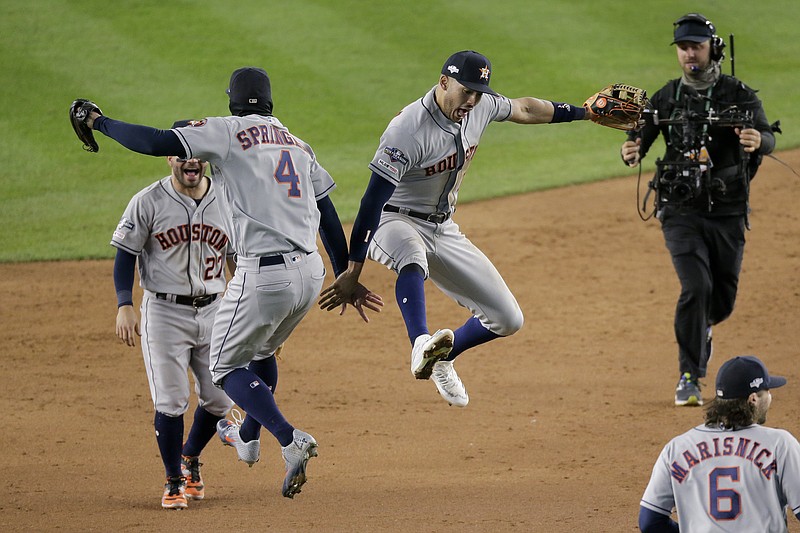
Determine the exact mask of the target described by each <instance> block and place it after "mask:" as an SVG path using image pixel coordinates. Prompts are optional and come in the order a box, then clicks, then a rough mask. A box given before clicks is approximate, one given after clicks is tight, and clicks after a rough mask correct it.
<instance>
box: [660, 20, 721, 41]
mask: <svg viewBox="0 0 800 533" xmlns="http://www.w3.org/2000/svg"><path fill="white" fill-rule="evenodd" d="M713 36H714V25H713V24H711V21H710V20H708V19H707V18H705V17H704V16H703V15H700V14H699V13H689V14H688V15H684V16H683V17H681V18H679V19H678V20H676V21H675V32H674V34H673V39H672V43H670V44H675V43H679V42H681V41H691V42H693V43H703V42H706V41H707V40H709V39H711V38H712V37H713Z"/></svg>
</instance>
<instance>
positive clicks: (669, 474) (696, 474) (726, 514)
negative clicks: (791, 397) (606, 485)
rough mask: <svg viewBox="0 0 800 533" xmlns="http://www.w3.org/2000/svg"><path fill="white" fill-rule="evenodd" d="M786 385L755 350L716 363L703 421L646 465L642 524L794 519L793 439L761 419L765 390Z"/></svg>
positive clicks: (799, 489) (768, 525)
mask: <svg viewBox="0 0 800 533" xmlns="http://www.w3.org/2000/svg"><path fill="white" fill-rule="evenodd" d="M785 384H786V379H785V378H781V377H777V376H770V375H769V373H768V372H767V369H766V367H765V366H764V364H763V363H762V362H761V361H760V360H759V359H758V358H756V357H754V356H740V357H734V358H733V359H730V360H728V361H726V362H725V363H724V364H723V365H722V366H721V367H720V369H719V372H718V373H717V392H716V398H714V400H713V401H712V402H711V404H710V405H709V406H708V407H707V408H706V413H705V424H703V425H700V426H697V427H695V428H693V429H691V430H689V431H687V432H686V433H684V434H683V435H680V436H678V437H675V438H674V439H672V440H671V441H670V442H669V443H668V444H667V445H666V446H665V447H664V449H663V450H662V451H661V455H660V456H659V458H658V460H657V461H656V464H655V466H654V467H653V474H652V476H651V478H650V483H648V485H647V489H645V492H644V496H642V501H641V507H640V508H639V528H640V529H641V530H642V531H644V532H661V531H731V532H734V531H737V532H738V531H759V532H764V533H777V532H781V533H783V532H786V531H788V529H787V523H786V522H787V510H788V512H790V513H791V514H794V515H795V516H796V517H797V518H798V520H800V444H798V442H797V439H795V438H794V437H793V436H792V435H791V433H789V432H788V431H785V430H782V429H773V428H767V427H764V426H762V425H761V424H764V422H766V420H767V411H768V410H769V408H770V405H771V403H772V394H771V393H770V389H774V388H776V387H781V386H783V385H785ZM673 508H674V509H676V510H677V513H678V523H676V522H674V521H673V520H672V519H671V518H670V514H671V512H672V510H673Z"/></svg>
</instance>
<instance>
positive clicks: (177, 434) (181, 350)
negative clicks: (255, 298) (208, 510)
mask: <svg viewBox="0 0 800 533" xmlns="http://www.w3.org/2000/svg"><path fill="white" fill-rule="evenodd" d="M187 124H188V121H179V122H176V123H175V124H174V127H178V126H182V125H183V126H185V125H187ZM167 163H168V164H169V166H170V169H171V173H170V175H169V176H167V177H165V178H163V179H161V180H159V181H157V182H155V183H153V184H152V185H149V186H148V187H146V188H144V189H143V190H141V191H140V192H139V193H137V194H136V195H135V196H134V197H133V198H132V199H131V201H130V202H129V203H128V207H127V208H126V209H125V213H124V214H123V215H122V219H121V220H120V222H119V224H118V225H117V229H116V230H115V231H114V236H113V238H112V239H111V245H112V246H115V247H116V248H117V255H116V259H115V260H114V285H115V288H116V291H117V305H118V310H117V321H116V333H117V336H118V337H119V338H120V339H121V340H122V341H124V342H125V343H126V344H127V345H128V346H136V336H137V335H139V334H140V331H141V336H142V355H143V356H144V363H145V365H144V366H145V370H146V371H147V381H148V383H149V385H150V395H151V397H152V399H153V406H154V408H155V422H154V425H155V430H156V441H157V442H158V448H159V450H160V452H161V460H162V461H163V463H164V469H165V470H166V475H167V482H166V485H165V488H164V494H163V496H162V499H161V506H162V507H164V508H167V509H183V508H186V507H187V498H188V499H195V500H202V499H203V497H204V486H203V480H202V477H201V475H200V452H201V451H202V450H203V448H204V447H205V445H206V444H207V443H208V441H209V440H210V439H211V438H212V437H213V436H214V434H215V432H216V425H217V422H218V421H220V420H222V419H223V418H224V417H225V415H226V414H227V413H228V411H229V410H230V408H231V407H232V406H233V402H232V401H231V400H230V398H228V396H227V395H226V394H225V393H224V392H223V391H222V390H220V389H218V388H217V387H215V386H214V385H213V384H212V383H211V373H210V372H209V369H208V365H209V350H210V340H211V325H212V322H213V318H214V314H215V313H216V311H217V308H218V307H219V304H220V301H221V296H222V293H223V291H224V290H225V283H226V278H225V273H224V272H225V262H226V258H227V259H230V258H231V257H232V253H233V251H232V250H231V247H230V243H229V240H228V234H227V232H226V231H225V230H224V228H223V224H222V217H221V215H220V213H219V209H218V208H217V205H218V201H217V191H216V189H215V187H214V185H213V183H212V182H211V181H210V180H209V179H208V177H206V175H205V171H206V168H207V166H208V164H207V163H206V162H205V161H203V160H201V159H197V158H193V159H185V158H178V157H175V156H170V157H167ZM137 258H138V261H137ZM137 264H138V267H139V280H140V283H141V285H142V288H143V289H144V297H143V298H142V303H141V307H140V312H141V317H142V320H141V330H140V327H139V320H138V318H137V316H136V311H134V309H133V298H132V289H133V279H134V269H135V266H136V265H137ZM229 266H230V265H229ZM187 369H191V372H192V375H193V376H194V383H195V392H196V394H197V396H198V406H197V409H196V410H195V412H194V422H193V424H192V428H191V431H190V432H189V436H188V438H187V439H186V442H185V443H183V444H182V441H183V434H184V421H183V415H184V413H185V412H186V410H187V408H188V406H189V378H188V375H187Z"/></svg>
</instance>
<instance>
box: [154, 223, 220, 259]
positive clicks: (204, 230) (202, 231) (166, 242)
mask: <svg viewBox="0 0 800 533" xmlns="http://www.w3.org/2000/svg"><path fill="white" fill-rule="evenodd" d="M153 238H154V239H155V240H157V241H158V243H159V244H160V245H161V249H162V250H169V249H170V248H172V247H173V246H176V245H178V244H181V243H184V242H190V241H194V242H198V241H199V242H205V243H208V245H209V246H211V247H212V248H214V249H215V250H217V251H219V252H222V251H223V250H225V246H226V245H227V244H228V236H227V235H225V233H223V231H222V230H221V229H219V228H215V227H214V226H210V225H208V224H192V225H191V228H190V227H189V224H181V225H180V226H176V227H174V228H170V229H168V230H166V231H162V232H160V233H156V234H155V235H153Z"/></svg>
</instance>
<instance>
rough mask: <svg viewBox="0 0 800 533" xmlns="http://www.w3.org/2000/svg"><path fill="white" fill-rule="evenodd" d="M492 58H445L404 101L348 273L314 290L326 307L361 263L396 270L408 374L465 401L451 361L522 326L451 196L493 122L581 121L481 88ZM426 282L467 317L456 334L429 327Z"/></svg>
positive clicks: (576, 111) (378, 163) (569, 110)
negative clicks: (458, 218)
mask: <svg viewBox="0 0 800 533" xmlns="http://www.w3.org/2000/svg"><path fill="white" fill-rule="evenodd" d="M491 68H492V67H491V63H490V62H489V60H488V59H487V58H486V57H484V56H483V55H481V54H479V53H477V52H474V51H468V50H465V51H461V52H457V53H455V54H453V55H452V56H451V57H450V58H448V59H447V61H446V62H445V63H444V66H443V67H442V71H441V75H440V77H439V81H438V83H437V84H436V85H435V86H434V87H433V88H432V89H431V90H430V91H428V93H427V94H426V95H425V96H423V97H422V98H421V99H419V100H417V101H416V102H413V103H411V104H409V105H408V106H406V107H405V108H404V109H403V110H402V112H401V113H400V114H399V115H397V116H396V117H395V118H394V119H393V120H392V121H391V122H390V123H389V126H388V127H387V128H386V131H384V133H383V135H382V136H381V140H380V144H379V146H378V150H377V151H376V153H375V157H374V158H373V160H372V162H371V163H370V166H369V167H370V170H371V171H372V176H371V178H370V182H369V185H368V186H367V190H366V192H365V194H364V197H363V199H362V201H361V208H360V210H359V212H358V216H357V218H356V222H355V225H354V227H353V232H352V235H351V238H350V246H351V248H350V257H349V258H350V264H349V267H348V270H347V271H346V272H345V273H344V274H343V275H342V276H340V277H339V278H338V279H337V280H336V281H335V282H334V284H333V285H331V286H330V287H328V288H327V289H325V290H324V291H323V293H322V298H321V300H320V306H321V307H322V308H323V309H327V310H331V309H334V308H336V307H337V306H339V305H340V304H342V303H345V302H347V301H348V300H349V299H350V298H351V294H352V287H353V286H354V285H353V284H354V283H356V282H357V280H358V277H359V275H360V272H361V269H362V267H363V262H364V259H365V257H366V255H367V251H368V252H369V257H370V258H372V259H373V260H375V261H377V262H379V263H381V264H383V265H385V266H386V267H388V268H390V269H392V270H393V271H394V272H396V273H397V275H398V276H397V283H396V286H395V296H396V298H397V303H398V305H399V306H400V311H401V313H402V316H403V319H404V321H405V324H406V329H407V331H408V337H409V340H410V342H411V344H412V351H411V372H412V374H413V375H414V376H415V377H416V378H417V379H428V378H429V377H431V376H433V379H434V382H435V383H436V387H437V389H438V390H439V393H440V394H441V396H442V397H443V398H444V399H445V400H446V401H447V402H448V403H449V404H450V405H457V406H459V407H464V406H466V405H467V403H468V402H469V396H468V394H467V391H466V389H465V388H464V385H463V383H462V382H461V379H459V377H458V374H457V373H456V371H455V368H454V367H453V360H454V359H455V358H456V357H457V356H458V355H460V354H461V353H463V352H464V351H465V350H467V349H469V348H472V347H474V346H477V345H479V344H482V343H485V342H487V341H490V340H493V339H497V338H499V337H505V336H508V335H511V334H513V333H515V332H516V331H518V330H519V329H520V328H521V327H522V323H523V316H522V311H521V310H520V307H519V305H518V304H517V301H516V299H515V298H514V295H513V294H512V293H511V291H510V290H509V288H508V286H506V283H505V281H503V278H502V277H501V276H500V273H499V272H498V271H497V269H496V268H495V267H494V265H493V264H492V262H491V261H490V260H489V259H488V258H487V257H486V256H485V255H484V254H483V253H482V252H481V251H480V250H479V249H478V248H477V247H476V246H475V245H474V244H472V242H470V241H469V239H467V237H466V236H464V234H463V233H461V231H460V229H459V227H458V224H456V223H455V222H454V221H453V213H454V212H455V210H456V202H457V200H458V193H459V190H460V188H461V184H462V180H463V179H464V175H465V174H466V172H467V169H468V168H469V165H470V163H471V161H472V158H473V156H474V155H475V151H476V150H477V149H478V143H479V142H480V139H481V135H483V132H484V130H485V129H486V127H487V126H488V125H489V124H490V123H491V122H495V121H498V122H502V121H510V122H516V123H519V124H545V123H551V122H569V121H573V120H584V119H585V118H587V117H586V116H585V110H584V108H583V107H582V106H571V105H569V104H564V103H558V102H550V101H548V100H541V99H538V98H532V97H528V98H516V99H509V98H506V97H505V96H501V95H499V94H497V93H495V92H494V91H493V90H492V89H490V88H489V80H490V78H491V73H492V70H491ZM427 278H430V279H431V280H432V281H433V283H434V284H435V285H436V286H437V287H439V288H440V289H441V290H442V291H443V292H444V293H445V294H447V295H448V296H449V297H450V298H452V299H453V300H455V301H456V302H457V303H458V304H460V305H461V306H463V307H466V308H467V309H468V310H469V311H470V313H471V314H472V316H471V317H470V318H469V319H468V320H467V321H466V323H465V324H464V325H462V326H461V327H460V328H458V329H457V330H456V331H455V333H454V332H453V331H452V330H450V329H440V330H438V331H436V332H435V333H433V335H431V334H430V333H429V330H428V325H427V319H426V309H425V290H424V282H425V280H426V279H427Z"/></svg>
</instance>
